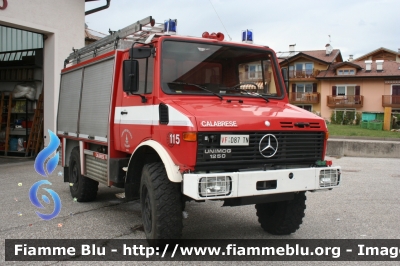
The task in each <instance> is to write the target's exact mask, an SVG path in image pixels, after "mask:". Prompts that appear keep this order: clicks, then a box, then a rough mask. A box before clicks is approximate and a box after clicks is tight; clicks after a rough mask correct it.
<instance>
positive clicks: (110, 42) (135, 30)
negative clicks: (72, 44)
mask: <svg viewBox="0 0 400 266" xmlns="http://www.w3.org/2000/svg"><path fill="white" fill-rule="evenodd" d="M163 32H164V27H163V24H162V23H158V24H157V25H156V23H155V20H154V19H153V18H152V17H151V16H149V17H147V18H144V19H142V20H139V21H137V22H136V23H133V24H132V25H129V26H127V27H125V28H123V29H120V30H119V31H115V32H112V33H111V35H109V36H107V37H104V38H102V39H100V40H98V41H96V42H94V43H91V44H89V45H87V46H85V47H83V48H81V49H76V50H75V49H73V52H72V53H71V54H70V55H69V56H68V57H67V59H65V62H64V67H65V66H66V65H67V64H69V63H79V62H80V61H81V59H82V58H83V57H88V56H90V55H92V57H95V56H97V55H99V51H104V50H107V51H108V50H113V49H117V48H118V42H119V41H120V40H127V41H130V42H133V41H142V40H145V39H146V38H147V37H148V36H149V35H150V34H157V33H158V34H161V33H163Z"/></svg>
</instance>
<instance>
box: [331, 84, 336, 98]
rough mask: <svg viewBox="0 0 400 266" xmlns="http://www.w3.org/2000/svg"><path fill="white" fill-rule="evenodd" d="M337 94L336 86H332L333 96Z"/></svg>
mask: <svg viewBox="0 0 400 266" xmlns="http://www.w3.org/2000/svg"><path fill="white" fill-rule="evenodd" d="M335 95H336V86H332V96H335Z"/></svg>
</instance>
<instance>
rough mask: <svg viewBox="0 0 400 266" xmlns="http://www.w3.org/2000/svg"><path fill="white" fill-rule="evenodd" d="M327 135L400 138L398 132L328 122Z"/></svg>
mask: <svg viewBox="0 0 400 266" xmlns="http://www.w3.org/2000/svg"><path fill="white" fill-rule="evenodd" d="M328 130H329V136H346V137H347V136H351V137H357V136H358V137H372V138H400V132H391V131H383V130H372V129H366V128H361V127H360V126H351V125H334V124H328Z"/></svg>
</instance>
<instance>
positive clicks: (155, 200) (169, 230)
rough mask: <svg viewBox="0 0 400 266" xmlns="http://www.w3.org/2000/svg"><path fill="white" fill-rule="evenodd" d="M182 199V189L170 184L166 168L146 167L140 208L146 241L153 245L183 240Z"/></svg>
mask: <svg viewBox="0 0 400 266" xmlns="http://www.w3.org/2000/svg"><path fill="white" fill-rule="evenodd" d="M181 198H182V195H181V192H180V185H179V184H177V183H172V182H170V181H169V179H168V176H167V173H166V171H165V168H164V164H163V163H161V162H156V163H150V164H146V165H145V166H144V167H143V170H142V177H141V184H140V205H141V209H142V220H143V227H144V232H145V234H146V238H147V240H148V241H149V244H151V245H158V244H160V243H161V241H160V240H165V239H174V240H178V239H180V238H181V235H182V229H183V223H182V208H183V206H182V200H181Z"/></svg>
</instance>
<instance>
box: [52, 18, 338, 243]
mask: <svg viewBox="0 0 400 266" xmlns="http://www.w3.org/2000/svg"><path fill="white" fill-rule="evenodd" d="M176 24H177V21H176V20H168V21H166V22H165V23H161V24H157V23H155V21H154V19H153V18H152V17H147V18H145V19H143V20H141V21H138V22H137V23H134V24H132V25H130V26H128V27H126V28H124V29H122V30H120V31H117V32H113V33H112V34H111V35H110V36H108V37H106V38H103V39H101V40H99V41H97V42H95V43H93V44H91V45H89V46H86V47H84V48H82V49H79V50H74V52H73V53H72V54H71V55H70V56H69V57H68V58H67V59H66V61H65V68H64V69H63V70H62V73H61V84H60V94H59V95H60V96H59V105H58V106H59V107H58V108H59V109H58V118H57V134H58V136H59V138H60V139H61V142H62V166H63V167H64V181H65V182H69V183H70V192H71V195H72V197H73V198H76V200H77V201H79V202H82V201H92V200H94V199H95V198H96V194H97V190H98V184H99V183H101V184H103V185H106V186H115V187H118V188H124V190H125V198H126V199H127V200H133V199H140V205H141V210H142V220H143V227H144V231H145V234H146V237H147V238H148V239H179V238H180V237H181V234H182V227H183V225H182V212H183V211H184V208H185V202H187V201H198V202H203V201H205V200H219V201H222V202H223V205H224V206H240V205H247V204H255V209H256V215H257V216H258V221H259V223H260V224H261V227H262V228H263V229H264V230H265V231H267V232H269V233H272V234H278V235H283V234H290V233H293V232H295V231H296V230H297V229H298V228H299V226H300V225H301V223H302V219H303V217H304V210H305V208H306V206H305V201H306V196H305V193H306V191H312V192H314V191H319V190H325V191H328V190H331V189H332V188H334V187H337V186H339V183H340V178H341V173H340V167H337V166H336V167H333V166H332V163H331V161H326V160H325V158H324V157H325V151H326V145H327V139H328V132H327V128H326V124H325V122H324V120H323V119H322V118H320V117H318V116H317V115H314V114H312V113H311V112H308V111H306V110H303V109H301V108H298V107H296V106H293V105H290V104H289V103H288V96H287V92H286V89H285V83H284V80H283V78H282V74H281V72H280V68H279V64H278V61H277V58H276V54H275V52H274V51H273V50H272V49H270V48H269V47H266V46H262V45H255V44H249V43H244V42H228V41H224V40H223V38H224V37H223V34H221V33H218V34H214V33H212V34H209V33H207V32H205V33H204V34H203V36H202V37H201V38H199V37H189V36H178V35H177V34H176V32H175V31H176Z"/></svg>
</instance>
